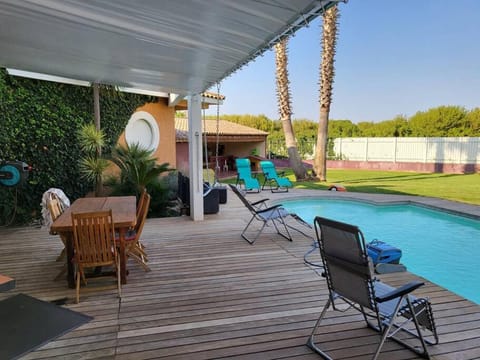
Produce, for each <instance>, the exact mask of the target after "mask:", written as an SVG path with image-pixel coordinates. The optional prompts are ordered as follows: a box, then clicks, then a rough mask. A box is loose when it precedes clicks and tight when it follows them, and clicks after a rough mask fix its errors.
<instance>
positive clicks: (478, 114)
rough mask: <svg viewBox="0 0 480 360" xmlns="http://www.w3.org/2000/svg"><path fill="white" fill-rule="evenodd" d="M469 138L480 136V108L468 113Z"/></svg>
mask: <svg viewBox="0 0 480 360" xmlns="http://www.w3.org/2000/svg"><path fill="white" fill-rule="evenodd" d="M466 120H467V124H468V127H469V131H468V134H467V135H468V136H475V137H477V136H480V108H475V109H472V110H470V111H469V112H468V113H467V117H466Z"/></svg>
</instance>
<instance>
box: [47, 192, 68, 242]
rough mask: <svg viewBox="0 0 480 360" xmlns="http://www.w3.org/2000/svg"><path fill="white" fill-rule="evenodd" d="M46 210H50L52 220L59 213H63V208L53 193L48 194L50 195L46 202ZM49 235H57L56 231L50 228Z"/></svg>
mask: <svg viewBox="0 0 480 360" xmlns="http://www.w3.org/2000/svg"><path fill="white" fill-rule="evenodd" d="M47 207H48V211H49V212H50V217H51V219H52V222H53V221H55V220H56V219H57V218H58V217H59V216H60V215H62V214H63V211H64V208H63V206H62V203H61V202H60V199H59V198H58V197H57V196H55V195H54V194H50V197H49V199H48V202H47ZM50 235H57V233H56V232H54V231H52V230H50Z"/></svg>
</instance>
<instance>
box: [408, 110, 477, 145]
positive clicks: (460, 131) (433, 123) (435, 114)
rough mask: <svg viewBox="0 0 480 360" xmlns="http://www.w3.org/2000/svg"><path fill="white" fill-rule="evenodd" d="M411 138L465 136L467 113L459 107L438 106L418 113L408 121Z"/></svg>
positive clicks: (466, 131)
mask: <svg viewBox="0 0 480 360" xmlns="http://www.w3.org/2000/svg"><path fill="white" fill-rule="evenodd" d="M409 126H410V129H411V131H412V132H411V136H421V137H423V136H425V137H427V136H431V137H446V136H465V135H466V134H467V133H468V129H469V124H468V119H467V111H466V109H465V108H463V107H461V106H439V107H436V108H432V109H429V110H427V111H419V112H417V113H416V114H415V115H413V116H412V117H411V118H410V120H409Z"/></svg>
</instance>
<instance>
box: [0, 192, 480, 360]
mask: <svg viewBox="0 0 480 360" xmlns="http://www.w3.org/2000/svg"><path fill="white" fill-rule="evenodd" d="M228 196H229V199H228V203H227V204H225V205H222V206H221V212H220V213H219V214H218V215H210V216H208V217H207V218H206V221H204V222H198V223H194V222H192V221H191V220H190V219H189V218H186V217H181V218H165V219H148V220H147V223H146V225H145V229H144V236H143V242H144V243H145V244H146V246H147V251H148V253H149V259H150V267H151V268H152V271H151V272H149V273H145V272H144V271H143V270H142V269H141V268H140V267H139V266H137V265H136V264H135V263H134V262H132V261H131V262H129V271H130V274H129V276H128V284H127V285H124V286H123V288H122V295H123V296H122V299H121V301H120V300H119V299H118V298H117V296H116V290H115V289H114V288H112V289H111V290H103V291H99V292H87V291H81V293H80V294H81V302H80V304H73V299H74V296H75V290H74V289H68V288H67V286H66V281H53V279H54V277H55V275H56V274H57V272H58V271H59V270H60V268H61V264H60V263H56V262H55V258H56V256H57V255H58V253H59V251H60V249H61V242H60V240H59V239H58V238H57V237H55V236H51V235H49V234H48V230H46V229H39V228H34V227H23V228H3V229H0V274H4V275H8V276H10V277H13V278H15V279H16V288H15V289H14V290H10V291H8V292H6V293H0V299H4V298H6V297H9V296H11V295H13V294H16V293H26V294H29V295H32V296H35V297H37V298H40V299H43V300H55V299H59V298H63V297H68V301H67V305H66V306H67V307H68V308H70V309H73V310H76V311H80V312H83V313H85V314H88V315H91V316H93V317H94V320H92V321H91V322H90V323H87V324H85V325H83V326H81V327H80V328H78V329H76V330H74V331H71V332H70V333H68V334H66V335H64V336H62V337H60V338H58V339H56V340H54V341H51V342H50V343H48V344H46V345H44V346H43V347H41V348H39V349H38V350H36V351H34V352H31V353H29V354H28V355H27V356H25V357H24V359H39V358H48V359H52V358H53V359H94V358H102V359H122V360H123V359H150V358H167V359H192V358H193V359H196V360H200V359H212V358H228V359H249V360H250V359H320V357H319V356H318V355H316V354H314V353H313V352H312V351H311V350H310V349H309V348H307V347H306V346H305V342H306V340H307V337H308V335H309V333H310V331H311V328H312V327H313V325H314V321H315V320H316V319H317V317H318V315H319V312H320V309H321V307H322V306H323V305H324V303H325V301H326V296H327V289H326V284H325V281H324V279H323V278H322V277H321V276H319V274H317V272H316V271H315V270H313V269H312V268H310V267H308V266H306V265H305V264H304V262H303V255H304V253H305V252H306V251H308V250H309V249H310V248H311V244H312V240H311V239H309V238H307V237H305V236H303V235H301V234H298V233H295V234H294V242H292V243H290V242H288V241H287V240H285V239H283V238H281V237H278V236H277V235H275V234H273V233H272V231H271V229H267V230H266V232H264V234H263V235H262V236H261V237H260V239H259V240H258V241H257V243H255V245H253V246H252V245H249V244H248V243H247V242H246V241H244V240H243V239H242V238H241V237H240V232H241V230H242V229H243V227H244V226H245V222H246V221H247V220H248V219H249V214H248V212H247V210H246V209H245V208H244V207H243V206H242V205H241V204H240V202H239V201H238V200H237V199H236V198H235V197H234V195H233V194H232V193H231V192H229V194H228ZM264 196H267V194H265V195H264ZM275 196H277V195H275ZM268 197H270V198H272V196H271V194H268ZM310 260H313V261H316V260H319V257H318V255H317V254H315V256H313V257H311V258H310ZM383 278H384V280H385V281H388V282H389V283H392V284H393V285H398V284H401V283H403V282H406V281H407V280H411V279H412V278H414V275H412V274H409V273H397V274H389V275H384V276H383ZM93 286H95V284H91V285H90V286H89V287H93ZM416 294H417V295H424V296H429V297H430V299H431V302H432V303H433V308H434V312H435V317H436V324H437V328H438V331H439V334H440V342H441V343H440V344H439V345H436V346H433V347H431V353H432V354H433V355H434V358H435V359H478V358H480V306H478V305H475V304H473V303H472V302H470V301H467V300H464V299H462V298H461V297H459V296H457V295H454V294H452V293H450V292H448V291H447V290H445V289H442V288H440V287H438V286H436V285H434V284H432V283H429V282H427V284H426V286H424V287H422V288H420V289H419V290H418V291H417V292H416ZM332 314H333V313H332ZM38 326H39V327H41V326H42V325H41V324H38ZM323 331H324V333H325V334H324V335H323V336H322V339H323V341H324V347H325V349H327V350H328V351H330V353H331V355H332V356H333V357H335V358H337V359H364V358H365V359H366V358H369V357H371V355H372V353H373V351H374V349H375V347H376V344H377V341H378V339H379V337H378V335H377V334H376V333H374V332H373V331H372V330H369V329H367V328H366V327H365V326H364V322H363V321H362V319H361V317H360V316H359V315H358V314H357V313H355V312H350V311H347V312H346V313H343V314H340V315H336V316H334V317H332V316H329V318H328V325H327V326H324V327H323ZM0 346H1V343H0ZM381 358H382V359H416V358H417V357H416V356H415V354H413V353H412V352H410V351H409V350H406V349H404V348H402V347H401V346H400V345H398V344H396V343H393V342H387V343H386V344H385V346H384V350H383V352H382V355H381Z"/></svg>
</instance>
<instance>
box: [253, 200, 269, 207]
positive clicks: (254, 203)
mask: <svg viewBox="0 0 480 360" xmlns="http://www.w3.org/2000/svg"><path fill="white" fill-rule="evenodd" d="M265 201H268V199H262V200H258V201H255V202H252V203H251V204H252V205H253V206H256V205H258V204H261V203H264V202H265Z"/></svg>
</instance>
